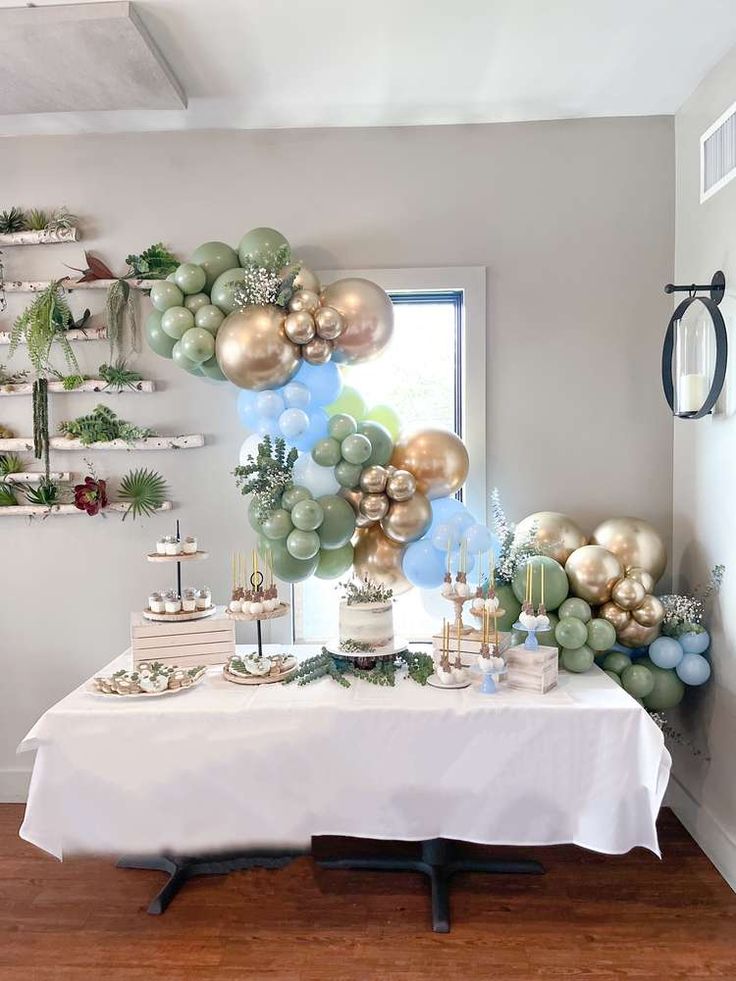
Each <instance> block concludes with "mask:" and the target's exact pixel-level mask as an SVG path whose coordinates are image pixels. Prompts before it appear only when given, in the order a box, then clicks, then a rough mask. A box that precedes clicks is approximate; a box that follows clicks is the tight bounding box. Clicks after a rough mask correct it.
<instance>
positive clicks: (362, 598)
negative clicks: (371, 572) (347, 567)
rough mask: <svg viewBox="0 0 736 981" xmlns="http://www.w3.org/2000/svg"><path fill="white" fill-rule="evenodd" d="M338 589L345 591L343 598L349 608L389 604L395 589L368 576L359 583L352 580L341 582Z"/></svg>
mask: <svg viewBox="0 0 736 981" xmlns="http://www.w3.org/2000/svg"><path fill="white" fill-rule="evenodd" d="M338 588H340V589H342V590H343V594H342V598H343V599H344V600H345V602H346V603H347V604H348V606H357V605H358V604H360V603H388V602H389V601H390V600H392V599H393V595H394V591H393V589H389V587H388V586H384V585H383V584H382V583H379V582H375V581H374V580H373V579H370V578H369V577H368V576H364V578H363V579H359V580H357V581H356V580H355V579H351V580H349V581H347V582H341V583H340V584H339V587H338Z"/></svg>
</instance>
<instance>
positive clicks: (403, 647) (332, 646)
mask: <svg viewBox="0 0 736 981" xmlns="http://www.w3.org/2000/svg"><path fill="white" fill-rule="evenodd" d="M325 650H326V651H327V653H328V654H334V655H335V657H346V658H356V657H392V656H393V655H394V654H401V653H402V652H403V651H408V650H409V645H408V644H407V642H406V641H405V640H404V639H403V638H401V637H399V638H397V637H394V646H393V649H392V650H381V651H343V650H341V648H340V641H339V640H330V641H328V642H327V643H326V644H325Z"/></svg>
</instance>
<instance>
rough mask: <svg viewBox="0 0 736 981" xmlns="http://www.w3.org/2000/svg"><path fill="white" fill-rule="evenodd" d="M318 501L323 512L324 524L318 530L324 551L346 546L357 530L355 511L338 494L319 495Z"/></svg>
mask: <svg viewBox="0 0 736 981" xmlns="http://www.w3.org/2000/svg"><path fill="white" fill-rule="evenodd" d="M317 503H318V504H319V505H320V507H321V508H322V513H323V520H322V524H321V525H320V527H319V530H318V532H317V533H318V535H319V542H320V547H321V548H322V550H323V551H324V550H325V549H341V548H344V547H345V545H346V544H347V543H348V542H349V541H350V539H351V538H352V537H353V533H354V531H355V512H354V511H353V509H352V507H351V506H350V504H348V502H347V501H346V500H345V498H344V497H338V496H337V494H325V495H324V497H318V498H317ZM351 554H352V553H351Z"/></svg>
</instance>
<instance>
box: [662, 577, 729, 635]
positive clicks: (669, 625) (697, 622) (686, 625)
mask: <svg viewBox="0 0 736 981" xmlns="http://www.w3.org/2000/svg"><path fill="white" fill-rule="evenodd" d="M725 571H726V567H725V566H724V565H716V566H713V568H712V569H711V573H710V576H709V578H708V582H707V583H706V584H705V585H704V586H698V587H696V588H695V589H694V590H693V592H692V593H667V594H666V595H664V596H660V597H659V599H660V600H661V601H662V605H663V606H664V609H665V615H664V620H663V621H662V633H663V634H666V635H667V636H669V637H680V636H681V635H682V634H685V633H702V632H703V631H704V630H705V627H704V626H703V618H704V617H705V609H706V604H707V603H708V600H709V599H710V598H711V597H712V596H714V595H715V594H716V593H717V592H718V590H719V589H720V588H721V584H722V582H723V575H724V573H725Z"/></svg>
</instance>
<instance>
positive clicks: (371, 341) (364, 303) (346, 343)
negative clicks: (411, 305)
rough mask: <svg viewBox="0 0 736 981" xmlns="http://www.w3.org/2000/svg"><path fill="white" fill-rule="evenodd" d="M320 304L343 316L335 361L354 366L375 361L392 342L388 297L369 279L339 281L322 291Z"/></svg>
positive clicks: (391, 317) (392, 326) (391, 316)
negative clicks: (342, 327)
mask: <svg viewBox="0 0 736 981" xmlns="http://www.w3.org/2000/svg"><path fill="white" fill-rule="evenodd" d="M322 304H323V306H326V307H334V308H335V310H337V312H338V313H340V314H342V318H343V321H344V329H343V331H342V333H341V334H340V336H339V337H338V338H337V339H336V341H335V353H334V354H333V358H334V360H335V361H338V362H342V363H343V364H357V363H358V362H360V361H368V360H369V359H370V358H375V357H376V355H378V354H380V353H381V351H382V350H383V349H384V348H385V347H386V345H387V344H388V342H389V341H390V340H391V335H392V334H393V331H394V308H393V305H392V303H391V300H390V299H389V297H388V294H387V293H386V292H385V291H384V290H382V289H381V287H380V286H377V285H376V283H372V282H371V281H370V280H369V279H338V280H337V282H336V283H331V284H330V285H329V286H326V287H325V288H324V289H323V290H322Z"/></svg>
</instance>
